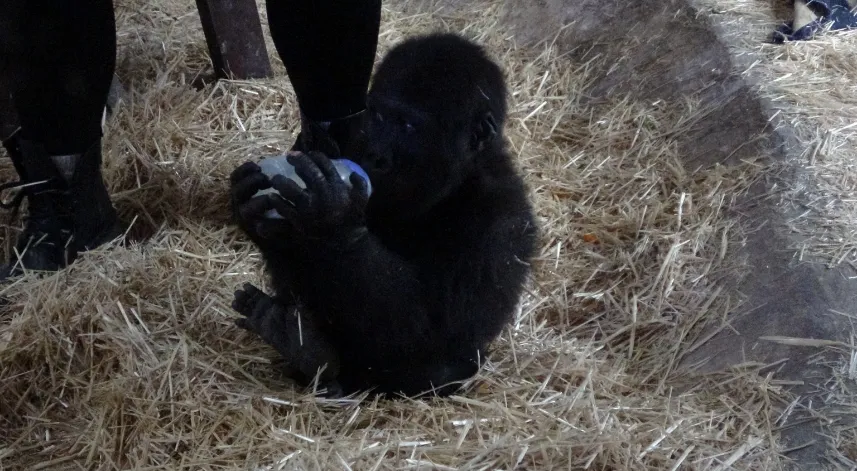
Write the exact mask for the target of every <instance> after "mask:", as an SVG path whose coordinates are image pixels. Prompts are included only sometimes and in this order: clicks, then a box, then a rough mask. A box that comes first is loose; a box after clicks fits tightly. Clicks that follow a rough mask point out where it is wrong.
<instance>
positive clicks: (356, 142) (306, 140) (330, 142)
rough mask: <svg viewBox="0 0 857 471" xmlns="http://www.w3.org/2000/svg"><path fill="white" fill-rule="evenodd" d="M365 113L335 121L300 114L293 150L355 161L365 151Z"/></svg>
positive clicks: (361, 112)
mask: <svg viewBox="0 0 857 471" xmlns="http://www.w3.org/2000/svg"><path fill="white" fill-rule="evenodd" d="M365 115H366V112H365V111H360V112H359V113H355V114H353V115H351V116H347V117H345V118H341V119H337V120H334V121H313V120H312V119H310V118H308V117H307V116H306V115H304V114H303V112H301V132H300V134H298V138H297V139H296V140H295V143H294V145H293V146H292V149H291V150H293V151H299V152H311V151H316V152H321V153H323V154H325V155H327V156H328V157H329V158H331V159H336V158H340V157H344V158H348V159H351V160H355V158H356V157H357V156H358V155H360V154H362V153H363V151H364V149H365V148H366V139H365V134H364V132H363V119H364V117H365Z"/></svg>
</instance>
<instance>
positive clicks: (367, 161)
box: [360, 35, 506, 216]
mask: <svg viewBox="0 0 857 471" xmlns="http://www.w3.org/2000/svg"><path fill="white" fill-rule="evenodd" d="M505 93H506V89H505V83H504V80H503V76H502V73H501V71H500V69H499V68H498V67H497V66H496V65H495V64H494V63H493V62H491V61H490V60H489V59H488V58H487V56H486V55H485V54H484V52H483V51H482V49H481V48H479V47H478V46H476V45H474V44H471V43H468V42H466V41H462V40H461V39H460V38H456V37H452V36H444V35H440V36H436V37H434V38H433V39H430V40H406V41H404V42H403V43H402V44H401V45H400V46H398V47H396V48H395V49H394V50H392V51H390V53H389V54H388V55H387V57H385V59H384V61H383V62H382V63H381V65H380V66H379V67H378V70H377V71H376V73H375V77H374V79H373V83H372V87H371V89H370V91H369V94H368V98H367V103H366V106H367V115H368V116H367V124H366V137H367V140H368V146H369V149H368V152H367V154H366V155H365V156H363V157H362V158H361V162H360V165H361V166H362V167H363V168H364V169H365V170H366V172H367V173H368V174H369V177H370V178H371V180H372V188H373V194H372V198H371V199H370V205H371V206H373V207H375V208H384V209H385V210H390V211H393V212H395V213H403V216H405V215H406V214H411V215H414V214H416V215H418V214H421V213H424V212H425V211H428V210H430V209H431V208H432V207H433V206H434V205H436V204H437V203H438V202H440V201H441V200H443V199H444V198H446V197H447V196H448V195H449V194H451V193H452V192H453V191H455V190H456V189H457V188H458V187H459V186H461V185H462V183H463V182H464V181H465V179H467V178H469V177H470V176H472V175H474V172H475V171H476V170H477V168H476V167H477V166H478V165H479V164H478V163H477V161H478V159H477V157H478V156H480V155H486V156H488V158H490V155H492V152H493V151H494V149H493V146H494V144H495V143H496V142H498V141H499V140H497V139H496V137H497V134H498V133H499V132H500V129H501V128H502V124H503V120H504V119H505V114H506V101H505Z"/></svg>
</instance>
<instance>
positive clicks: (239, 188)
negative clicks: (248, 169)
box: [232, 172, 271, 203]
mask: <svg viewBox="0 0 857 471" xmlns="http://www.w3.org/2000/svg"><path fill="white" fill-rule="evenodd" d="M270 187H271V182H270V180H268V177H267V176H265V174H263V173H261V172H259V173H253V174H250V175H248V176H247V177H245V178H243V179H242V180H240V181H238V182H235V183H233V184H232V195H233V197H234V198H235V199H236V200H237V201H238V202H239V203H241V202H244V201H246V200H248V199H250V198H251V197H252V196H253V195H254V194H255V193H256V192H257V191H259V190H264V189H266V188H270Z"/></svg>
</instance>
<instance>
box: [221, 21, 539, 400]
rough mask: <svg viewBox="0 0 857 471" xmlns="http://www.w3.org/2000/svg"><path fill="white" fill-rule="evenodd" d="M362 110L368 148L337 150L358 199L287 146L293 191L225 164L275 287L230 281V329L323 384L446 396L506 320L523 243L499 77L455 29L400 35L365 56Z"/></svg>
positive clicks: (300, 375) (521, 268)
mask: <svg viewBox="0 0 857 471" xmlns="http://www.w3.org/2000/svg"><path fill="white" fill-rule="evenodd" d="M367 111H368V113H366V114H367V122H366V123H365V127H364V130H365V137H366V140H367V143H368V144H367V151H366V152H365V154H363V155H357V156H348V157H349V158H351V159H353V160H356V161H357V163H359V164H360V165H361V166H362V167H363V168H364V169H365V170H366V172H367V174H368V175H369V178H370V181H371V183H372V187H373V192H372V196H371V198H368V197H367V194H366V184H365V182H364V181H363V180H362V179H361V178H360V177H359V176H357V175H352V176H351V179H350V183H351V184H350V185H349V184H348V183H347V182H343V181H342V180H341V179H340V177H339V175H338V173H337V172H336V169H335V168H334V167H333V165H332V164H331V161H330V160H328V157H327V156H324V155H322V154H318V153H314V154H296V155H292V156H291V157H290V158H289V161H290V162H291V163H292V164H293V165H294V166H295V167H296V171H297V173H298V175H299V176H300V178H301V179H302V180H303V181H304V182H305V183H306V189H302V188H300V187H299V186H298V185H296V184H295V183H294V182H293V181H292V180H289V179H287V178H284V177H282V176H276V177H274V178H271V179H270V180H269V179H268V178H267V177H266V176H265V175H263V174H262V173H261V171H260V168H259V166H258V165H256V164H254V163H250V162H248V163H245V164H244V165H242V166H241V167H239V168H238V169H236V170H235V172H234V173H233V176H232V185H233V186H232V202H233V211H234V212H235V215H236V217H237V220H238V222H239V225H240V227H241V228H242V230H243V231H245V232H246V233H247V235H248V236H249V237H250V238H251V239H252V240H253V241H254V242H255V243H256V244H257V245H258V247H259V249H260V251H261V252H262V254H263V257H264V260H265V262H266V268H267V271H268V273H269V274H270V275H271V280H272V286H273V288H274V290H275V291H276V297H275V298H270V297H268V296H267V295H265V294H264V293H261V292H260V291H259V290H258V289H256V288H255V287H253V286H250V285H245V288H244V290H241V291H238V292H237V293H236V297H235V302H234V303H233V306H234V308H235V309H236V310H237V311H238V312H240V313H241V314H243V315H245V316H246V318H244V319H239V321H238V325H239V326H241V327H244V328H246V329H248V330H251V331H253V332H255V333H257V334H258V335H259V336H261V337H262V339H264V340H265V341H266V342H268V343H270V344H271V345H272V346H274V347H275V348H276V349H277V350H278V351H279V352H280V354H281V355H282V356H283V357H284V358H285V359H286V360H287V361H289V362H290V363H291V364H292V366H293V368H294V369H296V370H297V373H296V376H297V378H296V379H303V380H304V381H309V380H311V379H312V378H313V377H314V376H316V374H317V373H318V372H319V371H320V370H321V373H320V374H319V378H320V381H321V382H323V383H325V385H326V386H328V387H329V388H332V390H333V391H334V392H335V393H340V392H341V393H345V394H350V393H353V392H358V391H364V390H371V391H372V392H374V393H376V394H383V395H392V394H404V395H407V396H415V395H419V394H421V393H424V392H425V393H429V392H431V393H434V394H437V395H446V394H450V393H452V392H454V391H456V390H458V389H459V388H460V383H461V382H463V381H465V380H467V379H469V378H471V377H472V376H473V375H475V374H476V372H477V371H478V369H479V367H480V363H481V362H482V361H483V359H484V355H485V349H486V347H487V346H488V344H489V343H490V342H491V341H492V340H494V339H495V338H496V337H497V336H498V335H499V334H500V332H501V331H502V329H503V328H504V326H505V325H506V324H507V323H508V322H509V321H510V320H511V319H512V316H513V312H514V311H515V307H516V305H517V303H518V301H519V297H520V294H521V292H522V290H523V284H524V282H525V279H526V277H527V275H528V273H529V262H530V259H531V257H532V255H533V251H534V246H535V240H536V232H537V231H536V226H535V223H534V216H533V212H532V208H531V205H530V202H529V201H528V199H527V195H526V187H525V185H524V183H523V181H522V179H521V178H520V176H519V175H518V174H517V173H516V171H515V169H514V166H513V164H512V161H511V158H510V156H509V154H508V153H507V152H506V150H505V143H504V139H503V126H504V121H505V117H506V86H505V83H504V79H503V75H502V72H501V70H500V68H499V67H498V66H497V65H496V64H495V63H494V62H492V61H491V60H490V59H489V58H488V57H487V56H486V54H485V53H484V51H483V50H482V48H481V47H479V46H477V45H475V44H473V43H471V42H469V41H467V40H465V39H463V38H461V37H458V36H455V35H451V34H433V35H429V36H424V37H417V38H412V39H409V40H406V41H404V42H402V43H401V44H399V45H398V46H397V47H395V48H394V49H392V50H391V51H390V52H389V54H388V55H387V56H386V57H385V58H384V60H383V62H382V63H381V64H380V65H379V67H378V70H377V71H376V74H375V77H374V80H373V84H372V87H371V89H370V91H369V95H368V98H367ZM270 187H273V188H274V189H276V190H277V191H278V192H279V195H276V194H275V193H271V194H268V195H264V196H258V197H253V195H254V194H255V193H256V192H257V191H258V190H260V189H264V188H270ZM272 208H273V209H276V210H277V212H278V213H279V214H280V215H281V216H282V217H283V218H282V219H266V218H264V216H263V215H264V213H265V212H266V211H268V210H270V209H272Z"/></svg>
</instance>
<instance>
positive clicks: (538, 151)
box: [0, 0, 789, 470]
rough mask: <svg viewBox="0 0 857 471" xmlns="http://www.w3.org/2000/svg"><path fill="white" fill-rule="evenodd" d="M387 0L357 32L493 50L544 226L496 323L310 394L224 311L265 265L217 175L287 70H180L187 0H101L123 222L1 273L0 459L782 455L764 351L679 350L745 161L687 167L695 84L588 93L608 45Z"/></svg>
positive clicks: (285, 129) (701, 313)
mask: <svg viewBox="0 0 857 471" xmlns="http://www.w3.org/2000/svg"><path fill="white" fill-rule="evenodd" d="M260 6H261V5H260ZM399 7H400V4H399V3H397V2H389V4H388V5H387V6H385V10H384V17H383V25H382V30H383V31H382V34H381V47H380V50H379V56H380V55H382V54H383V53H384V52H385V51H386V50H387V49H388V48H389V46H390V45H392V44H394V43H395V42H397V41H398V40H400V39H401V38H403V37H405V36H407V35H411V34H415V33H419V32H423V31H429V30H434V29H446V30H451V31H459V32H463V34H465V35H467V36H469V37H471V38H475V39H477V40H479V41H480V42H483V43H484V44H486V46H487V47H488V48H489V50H490V52H491V53H492V54H493V55H494V56H495V57H497V58H499V59H500V60H501V62H502V63H503V66H504V68H505V69H506V71H507V73H508V77H509V82H510V83H509V85H510V88H511V90H512V96H511V97H510V100H511V110H510V120H509V127H508V140H509V144H510V147H511V149H512V152H513V154H514V155H515V156H516V157H517V159H518V162H519V165H520V168H521V171H522V172H523V173H524V175H525V176H526V179H527V181H528V183H529V185H530V187H531V189H532V197H533V199H534V201H535V204H536V206H537V209H538V215H539V217H540V222H541V225H542V242H541V250H540V254H539V256H538V259H537V260H536V262H535V264H534V276H533V279H532V281H531V282H530V283H529V285H528V291H527V294H526V296H525V297H524V299H523V300H522V303H521V309H520V311H519V312H518V315H517V318H516V322H515V324H514V325H513V326H511V327H510V328H509V329H507V330H506V331H505V332H504V334H503V335H502V337H501V338H500V339H499V340H498V341H497V342H496V344H495V346H494V349H493V351H492V352H491V355H490V357H489V362H488V365H487V366H486V367H485V369H484V370H483V371H482V372H481V373H480V375H479V376H478V377H476V378H475V379H474V380H473V381H472V382H471V383H470V384H469V386H468V389H467V390H466V391H465V392H464V393H462V394H460V395H458V396H456V397H452V398H449V399H446V400H427V401H393V402H385V401H366V402H360V401H358V400H342V401H324V400H319V399H315V398H313V396H312V395H311V394H304V393H301V392H299V391H296V390H295V389H294V388H293V385H292V384H291V383H290V382H289V381H288V380H286V379H285V378H284V377H283V376H282V375H281V374H280V373H279V372H278V369H277V360H276V355H275V353H274V352H273V351H272V350H271V349H269V348H267V347H266V346H264V345H263V344H262V343H261V342H260V341H258V340H257V339H255V338H252V337H251V336H249V335H248V334H246V333H245V332H241V331H239V330H238V329H237V328H235V327H234V326H233V325H232V318H233V317H234V316H235V315H234V314H233V313H232V312H230V309H229V307H228V304H229V302H230V300H231V294H232V291H233V290H234V289H235V288H236V287H237V286H240V284H241V283H242V282H244V281H252V282H256V283H260V284H262V285H264V284H265V280H264V277H263V276H262V274H261V273H260V267H261V264H260V259H259V255H258V253H257V252H256V251H255V250H254V248H253V247H252V246H251V245H250V244H249V243H248V242H247V241H246V240H245V239H244V238H242V237H241V236H240V234H239V233H238V231H237V230H236V229H235V228H234V227H233V226H231V225H230V224H229V222H228V217H227V210H226V200H225V196H224V195H225V191H226V189H227V183H226V179H227V176H228V174H229V172H230V171H231V170H232V168H234V166H236V165H237V164H240V163H241V162H243V161H245V160H247V159H253V158H258V157H260V156H262V155H269V154H273V153H278V152H282V151H283V150H285V149H287V148H288V146H289V145H290V144H291V141H292V140H293V137H294V134H293V132H294V131H295V128H296V126H297V107H296V105H295V100H294V95H293V93H292V89H291V87H290V85H289V83H288V80H287V79H286V78H285V76H284V74H283V69H282V67H281V64H280V63H279V61H278V60H277V59H276V58H275V55H274V54H271V57H272V60H273V61H274V64H275V65H276V71H277V76H276V77H274V78H271V79H266V80H259V81H252V82H241V81H233V82H221V83H218V84H214V85H210V86H208V87H207V88H205V89H203V90H201V91H196V90H194V89H193V88H192V87H190V86H189V83H190V82H192V81H193V80H194V79H195V77H196V76H197V75H198V74H199V73H200V72H201V71H205V70H206V68H207V67H208V59H207V56H206V50H205V44H204V40H203V36H202V32H201V28H200V27H199V19H198V16H197V15H196V13H195V8H194V4H193V2H190V1H189V0H161V1H154V2H152V1H146V2H144V1H143V0H123V1H121V2H118V3H117V23H118V28H119V45H120V50H119V57H120V63H119V70H118V72H119V75H120V76H121V77H122V79H123V81H124V82H125V85H126V87H127V88H128V93H127V94H126V96H125V98H124V101H123V103H122V104H121V106H120V107H119V108H118V110H117V111H116V113H115V114H114V115H113V116H111V117H110V118H109V119H108V120H107V121H106V123H105V125H106V137H105V143H104V149H105V160H106V162H105V175H106V178H107V180H108V182H109V186H110V189H111V191H112V193H113V195H114V199H115V202H116V205H117V207H118V209H119V210H120V211H121V214H122V217H123V218H124V220H125V221H126V222H127V223H129V224H131V226H130V229H129V231H128V240H129V243H128V244H127V245H125V246H118V245H117V246H111V247H105V248H103V249H100V250H97V251H94V252H92V253H89V254H87V255H86V256H85V257H83V258H82V259H81V260H80V261H79V262H77V263H75V264H74V265H73V266H72V267H70V268H69V269H67V270H65V271H63V272H62V273H59V274H57V275H54V276H50V277H45V278H41V279H39V278H36V277H33V276H28V277H26V278H24V279H22V280H20V281H19V282H16V283H15V284H13V285H11V286H8V287H5V288H3V289H2V296H4V297H6V298H8V300H9V304H8V305H6V306H4V307H3V308H2V311H0V469H8V470H12V469H88V470H107V469H141V470H142V469H193V470H198V469H211V470H214V469H223V470H233V469H235V470H239V469H241V470H246V469H439V470H447V469H534V470H542V469H544V470H548V469H598V470H638V469H663V470H678V469H682V470H684V469H688V470H691V469H692V470H725V469H735V470H764V469H781V467H782V466H783V465H784V463H785V460H784V459H782V458H781V457H780V455H779V452H780V451H781V450H780V449H779V444H778V441H777V432H776V430H777V427H778V425H779V424H780V423H782V422H781V421H782V420H783V417H784V416H783V415H780V414H779V413H778V412H777V411H779V410H780V409H781V408H783V407H784V406H786V405H787V404H788V401H789V398H788V397H787V396H786V394H785V393H784V392H783V391H782V388H781V385H778V384H776V382H775V381H773V380H771V379H770V377H769V376H766V375H761V374H759V369H760V367H761V365H753V364H747V365H739V366H738V367H735V368H734V369H733V370H730V371H728V372H723V373H718V374H716V375H710V376H705V377H691V376H687V375H685V374H682V373H681V372H680V371H678V370H677V369H676V365H677V364H678V362H679V361H680V360H681V359H682V358H683V356H684V355H686V354H687V353H688V352H690V351H692V350H694V349H695V348H697V347H698V345H700V343H701V342H704V340H705V339H704V338H701V337H700V335H701V332H702V327H703V326H705V325H708V324H709V323H711V322H719V321H720V320H721V319H722V318H723V316H724V315H725V314H726V313H727V312H728V311H729V310H730V309H734V308H735V307H736V305H737V304H738V303H739V302H740V300H739V299H734V298H732V297H730V296H729V295H728V291H727V290H726V289H724V288H723V282H724V280H726V279H734V278H735V277H737V276H738V275H739V274H740V273H741V272H742V270H744V267H742V266H741V265H740V264H739V263H737V262H735V263H731V264H727V260H734V259H733V258H731V257H726V255H727V253H729V251H732V250H734V249H735V246H736V245H737V244H740V242H741V228H739V227H736V226H734V225H733V224H732V223H730V220H729V218H728V217H727V212H728V209H729V208H730V206H731V205H732V204H733V202H734V201H735V199H736V198H738V197H740V195H741V194H742V192H743V191H744V190H745V189H746V188H747V187H748V186H749V184H750V183H751V182H752V181H753V180H754V179H755V178H757V177H758V175H759V174H760V172H761V171H762V167H761V165H760V164H758V163H754V162H746V163H744V164H741V165H737V166H732V167H728V168H726V167H715V168H712V169H709V170H706V171H701V172H696V173H694V174H689V173H688V172H686V171H685V170H684V169H683V168H682V166H681V164H680V159H679V156H678V155H677V152H676V145H675V143H674V142H673V141H672V138H671V137H670V136H672V135H674V132H675V131H676V130H679V129H681V128H682V126H683V124H684V123H686V122H688V120H691V119H693V117H694V114H695V113H696V112H697V109H696V107H695V106H694V103H693V102H692V101H691V100H676V101H674V102H665V101H661V102H656V103H648V102H640V101H635V100H634V99H632V98H630V97H624V98H623V97H618V98H616V99H614V100H613V101H611V102H609V103H606V104H599V105H598V106H597V107H596V106H594V105H591V104H586V102H585V101H584V100H581V99H580V97H581V96H582V94H583V93H584V92H585V90H586V88H587V87H588V86H590V85H591V84H592V83H594V82H595V81H597V79H598V76H597V74H596V73H595V72H594V71H595V70H597V69H599V68H600V67H604V66H605V64H600V65H599V64H594V65H593V64H592V63H589V64H582V63H574V62H571V60H570V59H569V58H568V57H559V54H558V52H557V51H556V50H554V49H552V48H551V45H550V43H546V44H542V45H540V46H538V47H535V48H532V49H525V48H520V47H518V46H517V45H516V44H515V42H514V40H513V38H511V37H509V36H508V35H507V34H505V33H504V32H503V31H502V30H501V29H499V27H498V26H497V18H498V17H499V14H500V11H499V9H500V4H499V3H498V2H496V1H486V2H478V3H476V2H474V4H473V6H471V7H468V8H469V9H470V10H469V11H468V12H467V13H466V14H460V13H455V12H452V13H445V14H443V15H436V16H432V15H419V14H418V15H414V14H405V13H403V10H401V9H400V8H399ZM261 10H262V13H263V15H264V8H262V9H261ZM263 23H264V21H263ZM273 50H274V49H273V47H272V45H271V44H270V42H269V51H273ZM601 60H607V59H601ZM3 172H4V175H11V173H10V172H11V171H10V169H9V168H8V167H4V170H3ZM13 226H14V225H13ZM8 232H9V234H8V235H7V238H8V237H10V236H11V235H12V234H14V231H12V230H10V231H8ZM379 335H383V333H379ZM357 399H359V398H357Z"/></svg>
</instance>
